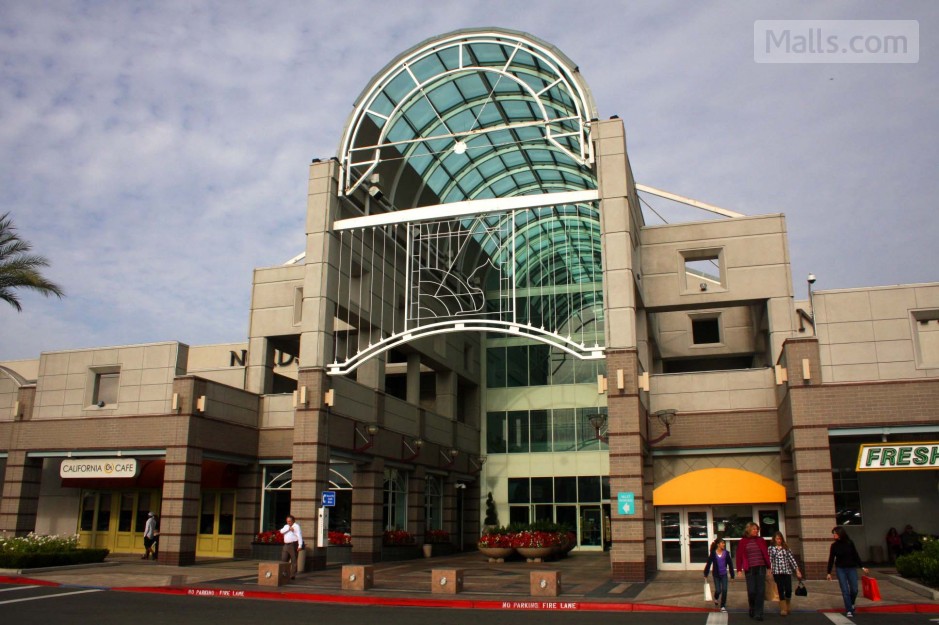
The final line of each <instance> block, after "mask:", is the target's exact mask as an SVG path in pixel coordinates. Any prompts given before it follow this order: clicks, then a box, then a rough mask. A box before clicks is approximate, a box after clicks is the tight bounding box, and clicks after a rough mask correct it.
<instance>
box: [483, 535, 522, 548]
mask: <svg viewBox="0 0 939 625" xmlns="http://www.w3.org/2000/svg"><path fill="white" fill-rule="evenodd" d="M514 536H515V535H514V534H498V533H490V534H483V535H482V536H480V537H479V546H480V547H511V546H512V539H513V538H514Z"/></svg>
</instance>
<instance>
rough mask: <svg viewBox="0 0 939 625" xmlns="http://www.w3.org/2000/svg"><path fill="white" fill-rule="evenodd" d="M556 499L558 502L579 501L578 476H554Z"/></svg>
mask: <svg viewBox="0 0 939 625" xmlns="http://www.w3.org/2000/svg"><path fill="white" fill-rule="evenodd" d="M554 501H556V502H558V503H576V502H577V478H576V477H556V478H554Z"/></svg>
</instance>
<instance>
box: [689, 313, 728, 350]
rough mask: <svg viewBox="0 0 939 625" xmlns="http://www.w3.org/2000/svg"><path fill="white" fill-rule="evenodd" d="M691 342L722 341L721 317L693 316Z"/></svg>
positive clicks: (700, 343)
mask: <svg viewBox="0 0 939 625" xmlns="http://www.w3.org/2000/svg"><path fill="white" fill-rule="evenodd" d="M691 342H692V343H693V344H694V345H709V344H714V343H720V342H721V324H720V317H718V316H717V315H715V316H708V317H692V318H691Z"/></svg>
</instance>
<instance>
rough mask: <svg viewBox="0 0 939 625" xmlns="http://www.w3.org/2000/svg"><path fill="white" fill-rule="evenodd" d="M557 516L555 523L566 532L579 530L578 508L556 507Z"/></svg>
mask: <svg viewBox="0 0 939 625" xmlns="http://www.w3.org/2000/svg"><path fill="white" fill-rule="evenodd" d="M565 479H567V478H565ZM572 479H573V478H572ZM555 515H556V517H555V518H556V520H555V522H556V523H557V524H558V525H560V526H561V527H563V528H564V529H565V530H567V531H571V532H573V531H576V530H577V506H556V507H555Z"/></svg>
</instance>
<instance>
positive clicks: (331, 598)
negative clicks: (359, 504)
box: [111, 586, 711, 612]
mask: <svg viewBox="0 0 939 625" xmlns="http://www.w3.org/2000/svg"><path fill="white" fill-rule="evenodd" d="M111 590H115V591H118V592H146V593H153V594H165V595H178V596H190V597H216V598H221V599H262V600H275V601H276V600H279V601H308V602H318V603H338V604H346V605H361V606H384V607H409V608H451V609H454V610H529V611H535V610H543V611H558V612H574V611H589V612H711V610H709V609H705V608H689V607H683V606H665V605H654V604H648V603H609V602H599V601H571V600H565V599H562V598H559V599H555V600H553V601H545V600H517V599H511V600H492V599H486V600H478V599H422V598H412V597H380V596H375V595H327V594H317V593H300V592H273V591H258V590H232V589H228V588H192V587H159V588H155V587H150V586H125V587H117V588H112V589H111Z"/></svg>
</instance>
